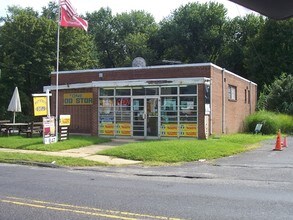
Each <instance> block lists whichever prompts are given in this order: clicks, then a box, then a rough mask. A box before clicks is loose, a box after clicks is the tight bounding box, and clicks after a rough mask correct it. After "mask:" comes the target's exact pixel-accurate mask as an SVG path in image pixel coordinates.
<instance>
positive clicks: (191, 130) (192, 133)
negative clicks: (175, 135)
mask: <svg viewBox="0 0 293 220" xmlns="http://www.w3.org/2000/svg"><path fill="white" fill-rule="evenodd" d="M180 135H181V136H185V137H196V136H197V124H187V123H186V124H181V125H180Z"/></svg>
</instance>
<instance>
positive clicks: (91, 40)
mask: <svg viewBox="0 0 293 220" xmlns="http://www.w3.org/2000/svg"><path fill="white" fill-rule="evenodd" d="M57 10H58V6H57V5H56V3H54V2H50V3H49V4H48V5H47V6H45V7H43V8H42V11H41V12H40V13H39V12H37V11H34V10H33V9H32V8H19V7H15V6H12V7H8V9H7V15H6V16H5V17H2V18H1V21H2V25H1V26H0V69H1V72H0V73H1V74H0V91H1V93H2V95H1V96H0V102H1V108H0V118H7V117H8V115H7V114H9V113H8V112H7V106H8V104H9V101H10V98H11V96H12V92H13V90H14V87H15V86H18V88H19V91H20V96H21V101H22V109H23V113H22V114H23V115H31V114H32V97H31V94H33V93H40V92H42V88H43V86H44V85H49V84H50V73H51V72H53V71H55V70H56V44H57V42H56V41H57V27H58V26H57ZM82 17H83V18H84V19H86V20H87V21H88V22H89V31H88V32H84V31H82V30H79V29H74V28H61V31H60V66H59V69H60V70H61V71H62V70H81V69H97V68H115V67H127V66H131V63H132V60H133V59H134V58H135V57H143V58H145V60H146V62H147V65H148V66H151V65H162V64H165V63H164V60H171V61H176V62H180V63H183V64H187V63H202V62H212V63H214V64H216V65H218V66H221V67H223V68H225V69H227V70H230V71H232V72H234V73H236V74H238V75H240V76H243V77H245V78H247V79H249V80H251V81H254V82H255V83H257V84H258V89H259V91H260V92H262V94H267V93H268V90H269V88H273V87H269V86H268V85H270V84H272V83H273V82H274V80H276V79H277V78H279V77H283V78H282V79H284V74H287V75H286V76H288V75H289V76H291V70H292V69H293V68H292V67H293V66H292V63H293V62H292V61H293V47H292V45H293V19H292V18H291V19H288V20H283V21H275V20H272V19H268V18H265V17H262V16H258V15H254V14H249V15H247V16H245V17H235V18H233V19H229V18H228V17H227V9H226V8H225V7H224V5H222V4H219V3H213V2H210V3H204V4H200V3H189V4H186V5H183V6H181V7H179V8H177V9H176V10H174V11H173V12H172V13H171V14H170V15H169V16H167V17H166V18H164V19H163V20H162V21H160V22H159V23H157V22H156V21H155V19H154V17H153V15H151V14H150V13H148V12H145V11H131V12H128V13H126V12H125V13H120V14H116V15H113V13H112V10H111V9H110V8H100V9H98V10H96V11H94V12H92V13H87V14H86V15H84V16H82ZM286 78H288V77H285V80H286ZM289 84H290V82H289ZM289 88H291V89H292V82H291V87H290V86H289ZM291 94H292V93H291ZM264 96H265V95H263V97H264ZM263 97H262V103H266V104H264V105H262V107H265V106H266V105H267V102H266V101H265V99H264V98H263ZM286 102H287V103H289V105H290V100H287V101H286ZM291 103H292V99H291ZM262 107H261V108H262ZM291 113H292V112H291Z"/></svg>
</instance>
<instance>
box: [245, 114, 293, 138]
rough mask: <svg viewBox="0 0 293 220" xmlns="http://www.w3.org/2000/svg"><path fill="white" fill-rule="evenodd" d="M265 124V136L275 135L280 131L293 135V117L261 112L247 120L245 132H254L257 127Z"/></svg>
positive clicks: (263, 127) (263, 131)
mask: <svg viewBox="0 0 293 220" xmlns="http://www.w3.org/2000/svg"><path fill="white" fill-rule="evenodd" d="M258 123H263V126H262V129H261V132H262V133H263V134H275V133H276V132H277V131H278V130H279V129H281V131H282V132H283V133H293V116H290V115H285V114H279V113H274V112H268V111H259V112H256V113H255V114H252V115H250V116H248V117H247V118H246V120H245V130H246V131H247V132H254V129H255V126H256V125H257V124H258Z"/></svg>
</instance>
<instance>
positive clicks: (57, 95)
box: [55, 0, 60, 142]
mask: <svg viewBox="0 0 293 220" xmlns="http://www.w3.org/2000/svg"><path fill="white" fill-rule="evenodd" d="M59 41H60V0H58V30H57V64H56V114H55V117H56V118H55V119H56V130H55V132H56V142H58V114H59V113H58V105H59V104H58V103H59V91H58V89H59V88H58V84H59Z"/></svg>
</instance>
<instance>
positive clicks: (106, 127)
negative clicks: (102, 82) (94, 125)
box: [99, 98, 114, 136]
mask: <svg viewBox="0 0 293 220" xmlns="http://www.w3.org/2000/svg"><path fill="white" fill-rule="evenodd" d="M99 133H100V134H101V135H110V136H113V135H114V99H113V98H101V99H100V100H99Z"/></svg>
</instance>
